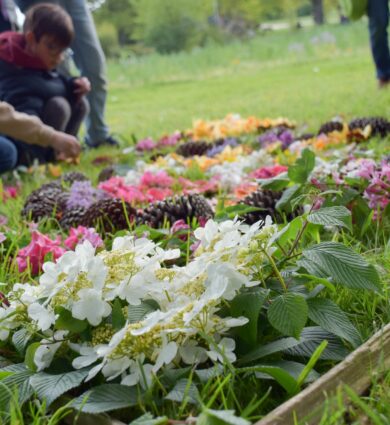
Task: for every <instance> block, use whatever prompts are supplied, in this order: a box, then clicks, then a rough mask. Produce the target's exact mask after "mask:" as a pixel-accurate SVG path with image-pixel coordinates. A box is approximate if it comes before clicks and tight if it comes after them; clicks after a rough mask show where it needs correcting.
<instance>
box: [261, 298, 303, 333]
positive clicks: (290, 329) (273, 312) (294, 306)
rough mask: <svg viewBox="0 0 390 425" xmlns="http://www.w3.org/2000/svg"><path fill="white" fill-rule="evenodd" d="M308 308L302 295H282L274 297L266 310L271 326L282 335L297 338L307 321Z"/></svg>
mask: <svg viewBox="0 0 390 425" xmlns="http://www.w3.org/2000/svg"><path fill="white" fill-rule="evenodd" d="M307 313H308V307H307V304H306V301H305V298H303V296H302V295H299V294H292V293H289V294H282V295H279V296H278V297H276V298H275V299H274V300H273V301H272V304H271V306H270V307H269V309H268V313H267V315H268V320H269V321H270V323H271V325H272V326H273V327H274V328H275V329H277V330H278V331H279V332H281V333H282V334H284V335H288V336H293V337H295V338H299V335H300V333H301V330H302V329H303V327H304V326H305V324H306V321H307Z"/></svg>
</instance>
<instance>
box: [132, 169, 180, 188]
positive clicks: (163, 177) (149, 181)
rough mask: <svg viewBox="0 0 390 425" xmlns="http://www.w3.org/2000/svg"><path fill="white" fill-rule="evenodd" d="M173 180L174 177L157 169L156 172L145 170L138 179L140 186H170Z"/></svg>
mask: <svg viewBox="0 0 390 425" xmlns="http://www.w3.org/2000/svg"><path fill="white" fill-rule="evenodd" d="M173 182H174V179H173V178H172V177H171V176H169V175H168V174H167V172H166V171H163V170H161V171H157V173H152V172H150V171H146V172H145V173H144V174H143V176H142V177H141V180H140V186H141V187H142V186H147V187H171V186H172V184H173Z"/></svg>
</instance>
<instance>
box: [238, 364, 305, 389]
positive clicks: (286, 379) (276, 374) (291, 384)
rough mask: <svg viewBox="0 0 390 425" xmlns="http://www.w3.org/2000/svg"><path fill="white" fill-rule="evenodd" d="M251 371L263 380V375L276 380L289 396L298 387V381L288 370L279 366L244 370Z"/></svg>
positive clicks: (258, 366) (263, 366)
mask: <svg viewBox="0 0 390 425" xmlns="http://www.w3.org/2000/svg"><path fill="white" fill-rule="evenodd" d="M245 369H250V371H251V372H257V373H256V377H257V378H262V377H263V374H266V375H269V376H271V377H272V378H273V379H275V381H276V382H278V383H279V384H280V385H281V386H282V387H283V388H284V389H285V390H286V391H287V392H288V393H289V394H291V393H292V392H293V391H294V390H295V388H296V386H297V381H296V380H295V378H294V377H293V376H291V375H290V374H289V373H288V372H287V371H286V370H284V369H283V368H281V367H279V366H275V365H271V364H269V365H256V366H253V367H250V368H244V370H245Z"/></svg>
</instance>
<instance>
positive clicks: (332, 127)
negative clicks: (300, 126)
mask: <svg viewBox="0 0 390 425" xmlns="http://www.w3.org/2000/svg"><path fill="white" fill-rule="evenodd" d="M343 127H344V125H343V123H342V122H341V121H328V122H326V123H324V124H322V125H321V127H320V129H319V130H318V134H329V133H332V131H343Z"/></svg>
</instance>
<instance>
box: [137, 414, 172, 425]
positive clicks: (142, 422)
mask: <svg viewBox="0 0 390 425" xmlns="http://www.w3.org/2000/svg"><path fill="white" fill-rule="evenodd" d="M166 423H168V418H167V417H166V416H158V417H157V418H155V417H153V415H152V414H151V413H149V412H147V413H145V414H144V415H142V416H140V417H139V418H137V419H135V420H134V421H131V422H130V423H129V425H163V424H166Z"/></svg>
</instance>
